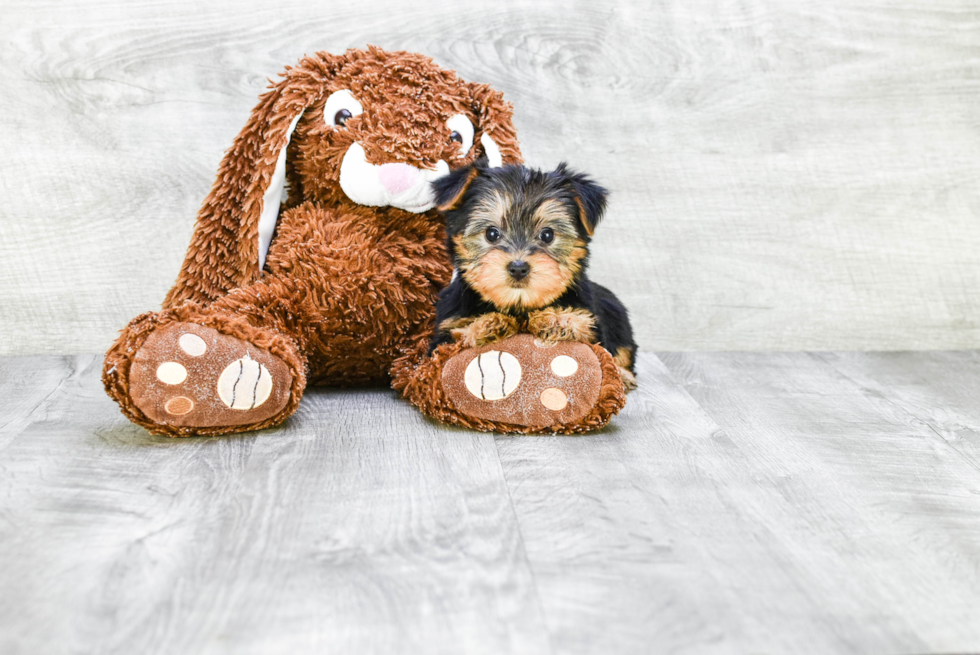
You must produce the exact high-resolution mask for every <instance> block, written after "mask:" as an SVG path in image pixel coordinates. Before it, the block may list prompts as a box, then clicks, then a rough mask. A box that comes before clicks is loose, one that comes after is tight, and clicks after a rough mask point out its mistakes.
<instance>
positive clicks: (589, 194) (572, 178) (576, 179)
mask: <svg viewBox="0 0 980 655" xmlns="http://www.w3.org/2000/svg"><path fill="white" fill-rule="evenodd" d="M555 175H557V176H558V177H559V178H561V180H562V182H563V184H565V185H566V186H567V187H568V189H569V190H570V191H571V192H572V198H573V199H574V200H575V204H576V205H577V206H578V213H579V222H580V223H581V224H582V229H584V230H585V233H586V234H588V235H589V236H590V237H591V236H592V234H593V233H594V232H595V226H596V225H597V224H598V223H599V219H601V218H602V214H603V213H604V212H605V211H606V196H608V195H609V192H608V191H606V190H605V188H603V187H602V186H600V185H599V184H596V183H595V182H594V181H593V180H592V179H591V178H590V177H588V176H587V175H584V174H582V173H576V172H575V171H573V170H572V169H570V168H569V167H568V164H566V163H565V162H562V163H560V164H558V168H556V169H555Z"/></svg>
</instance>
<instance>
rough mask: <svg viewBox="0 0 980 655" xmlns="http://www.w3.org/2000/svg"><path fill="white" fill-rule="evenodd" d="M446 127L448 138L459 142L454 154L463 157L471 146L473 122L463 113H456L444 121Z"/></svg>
mask: <svg viewBox="0 0 980 655" xmlns="http://www.w3.org/2000/svg"><path fill="white" fill-rule="evenodd" d="M446 127H448V128H449V140H450V141H452V142H453V143H458V144H459V154H458V155H456V156H457V157H461V158H462V157H465V156H466V155H467V154H468V153H469V151H470V148H472V147H473V132H474V130H473V123H471V122H470V119H468V118H467V117H466V116H464V115H463V114H456V115H455V116H453V117H452V118H450V119H449V120H448V121H446Z"/></svg>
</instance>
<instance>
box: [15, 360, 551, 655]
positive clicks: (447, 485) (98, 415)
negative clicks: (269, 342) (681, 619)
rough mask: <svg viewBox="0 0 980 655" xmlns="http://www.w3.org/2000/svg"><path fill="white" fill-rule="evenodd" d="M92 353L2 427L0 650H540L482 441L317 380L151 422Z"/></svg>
mask: <svg viewBox="0 0 980 655" xmlns="http://www.w3.org/2000/svg"><path fill="white" fill-rule="evenodd" d="M99 363H100V362H99V358H97V357H92V356H84V357H78V358H75V359H73V360H71V361H70V363H69V367H70V368H71V369H73V370H75V371H76V373H75V374H74V375H72V376H70V377H68V379H67V380H66V381H65V382H64V383H63V384H61V385H60V386H57V387H56V388H54V391H53V393H50V394H49V398H48V400H47V401H46V404H45V405H44V406H43V408H42V409H38V410H33V411H32V409H31V408H32V407H33V401H30V402H28V401H25V402H24V403H21V404H20V405H17V407H16V408H15V415H16V416H15V419H14V421H13V422H10V421H7V426H8V427H7V428H6V429H7V430H8V431H9V433H10V434H9V435H8V436H10V437H12V438H11V439H10V440H9V442H8V443H7V445H6V447H5V448H4V449H3V450H2V455H0V561H2V562H4V563H5V566H4V567H2V568H0V588H2V589H3V590H4V593H3V594H0V651H2V652H4V653H40V652H44V653H62V652H64V653H68V652H100V653H116V652H118V653H178V652H179V653H202V652H207V653H269V652H289V653H323V652H338V653H413V654H414V653H421V652H425V653H452V654H457V653H462V652H467V653H471V652H472V653H488V654H497V653H544V652H550V646H549V644H548V642H547V632H546V631H545V630H544V628H543V617H542V615H541V610H540V606H539V603H538V599H537V597H536V593H535V590H534V586H533V579H532V577H531V575H530V571H529V569H528V566H527V564H526V561H525V556H524V552H523V546H522V543H521V537H520V534H519V531H518V529H517V524H516V520H515V517H514V514H513V511H512V508H511V505H510V501H509V496H508V492H507V488H506V486H505V484H504V482H503V479H502V473H501V469H500V465H499V462H498V460H497V456H496V450H495V448H494V442H493V438H492V436H490V435H484V434H476V433H471V432H465V431H461V430H451V429H446V428H443V427H441V426H436V425H434V424H431V423H429V422H427V421H425V420H424V419H423V418H421V417H420V416H419V415H418V413H417V412H415V411H414V409H412V408H411V407H409V406H408V405H407V404H406V403H403V402H397V401H396V400H395V398H394V395H393V393H391V392H379V391H345V392H340V391H330V390H325V389H316V390H313V391H311V392H310V393H309V394H308V396H307V397H306V398H305V399H304V403H303V406H302V408H301V410H300V412H299V413H298V414H297V415H296V416H295V417H293V418H292V419H291V420H290V421H289V422H288V424H287V425H285V426H284V427H282V428H279V429H274V430H268V431H265V432H262V433H258V434H251V435H245V436H231V437H225V438H202V439H183V440H171V439H166V438H156V437H152V436H150V435H148V434H147V433H146V432H145V431H143V430H142V429H140V428H137V427H135V426H133V425H131V424H130V423H128V422H127V421H126V420H125V419H124V418H123V417H122V416H121V415H120V414H119V413H118V411H117V409H116V408H115V405H114V404H113V403H111V402H110V401H109V400H108V399H107V398H106V397H105V395H104V393H103V391H102V389H101V385H100V383H99V381H98V371H99ZM26 364H30V365H31V366H32V367H33V368H35V369H36V370H40V371H43V370H45V369H46V368H49V367H50V368H51V369H52V371H55V372H56V373H55V374H54V375H53V376H52V379H59V378H61V379H63V378H64V369H65V366H66V365H65V361H64V360H58V359H54V358H31V359H30V360H25V359H21V360H18V361H17V362H15V364H14V366H12V367H11V366H10V363H9V360H3V366H4V368H3V369H0V370H4V371H10V370H13V371H15V372H16V371H21V372H22V371H23V370H24V367H25V365H26ZM3 379H5V380H9V377H5V378H3ZM3 384H4V387H3V388H6V386H8V385H7V382H4V383H3ZM49 391H50V390H49ZM2 412H3V414H2V417H3V418H4V419H7V418H9V414H8V406H6V405H5V406H4V408H3V410H2ZM21 415H26V418H25V417H24V416H21Z"/></svg>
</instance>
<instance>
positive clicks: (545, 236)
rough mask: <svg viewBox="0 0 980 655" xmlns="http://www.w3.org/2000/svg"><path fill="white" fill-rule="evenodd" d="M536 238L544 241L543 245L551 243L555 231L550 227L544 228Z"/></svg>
mask: <svg viewBox="0 0 980 655" xmlns="http://www.w3.org/2000/svg"><path fill="white" fill-rule="evenodd" d="M538 238H539V239H541V240H542V241H544V242H545V243H551V242H552V241H554V240H555V231H554V230H552V229H551V228H550V227H546V228H544V229H543V230H541V233H540V234H539V235H538Z"/></svg>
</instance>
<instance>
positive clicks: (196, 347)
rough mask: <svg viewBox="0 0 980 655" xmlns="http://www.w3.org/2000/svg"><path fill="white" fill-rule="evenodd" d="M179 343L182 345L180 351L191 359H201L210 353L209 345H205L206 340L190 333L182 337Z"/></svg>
mask: <svg viewBox="0 0 980 655" xmlns="http://www.w3.org/2000/svg"><path fill="white" fill-rule="evenodd" d="M177 343H179V344H180V349H181V350H183V351H184V352H185V353H187V354H188V355H190V356H191V357H200V356H201V355H203V354H204V353H206V352H207V351H208V344H206V343H204V339H202V338H201V337H199V336H197V335H196V334H192V333H190V332H188V333H187V334H182V335H180V339H179V340H178V341H177Z"/></svg>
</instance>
